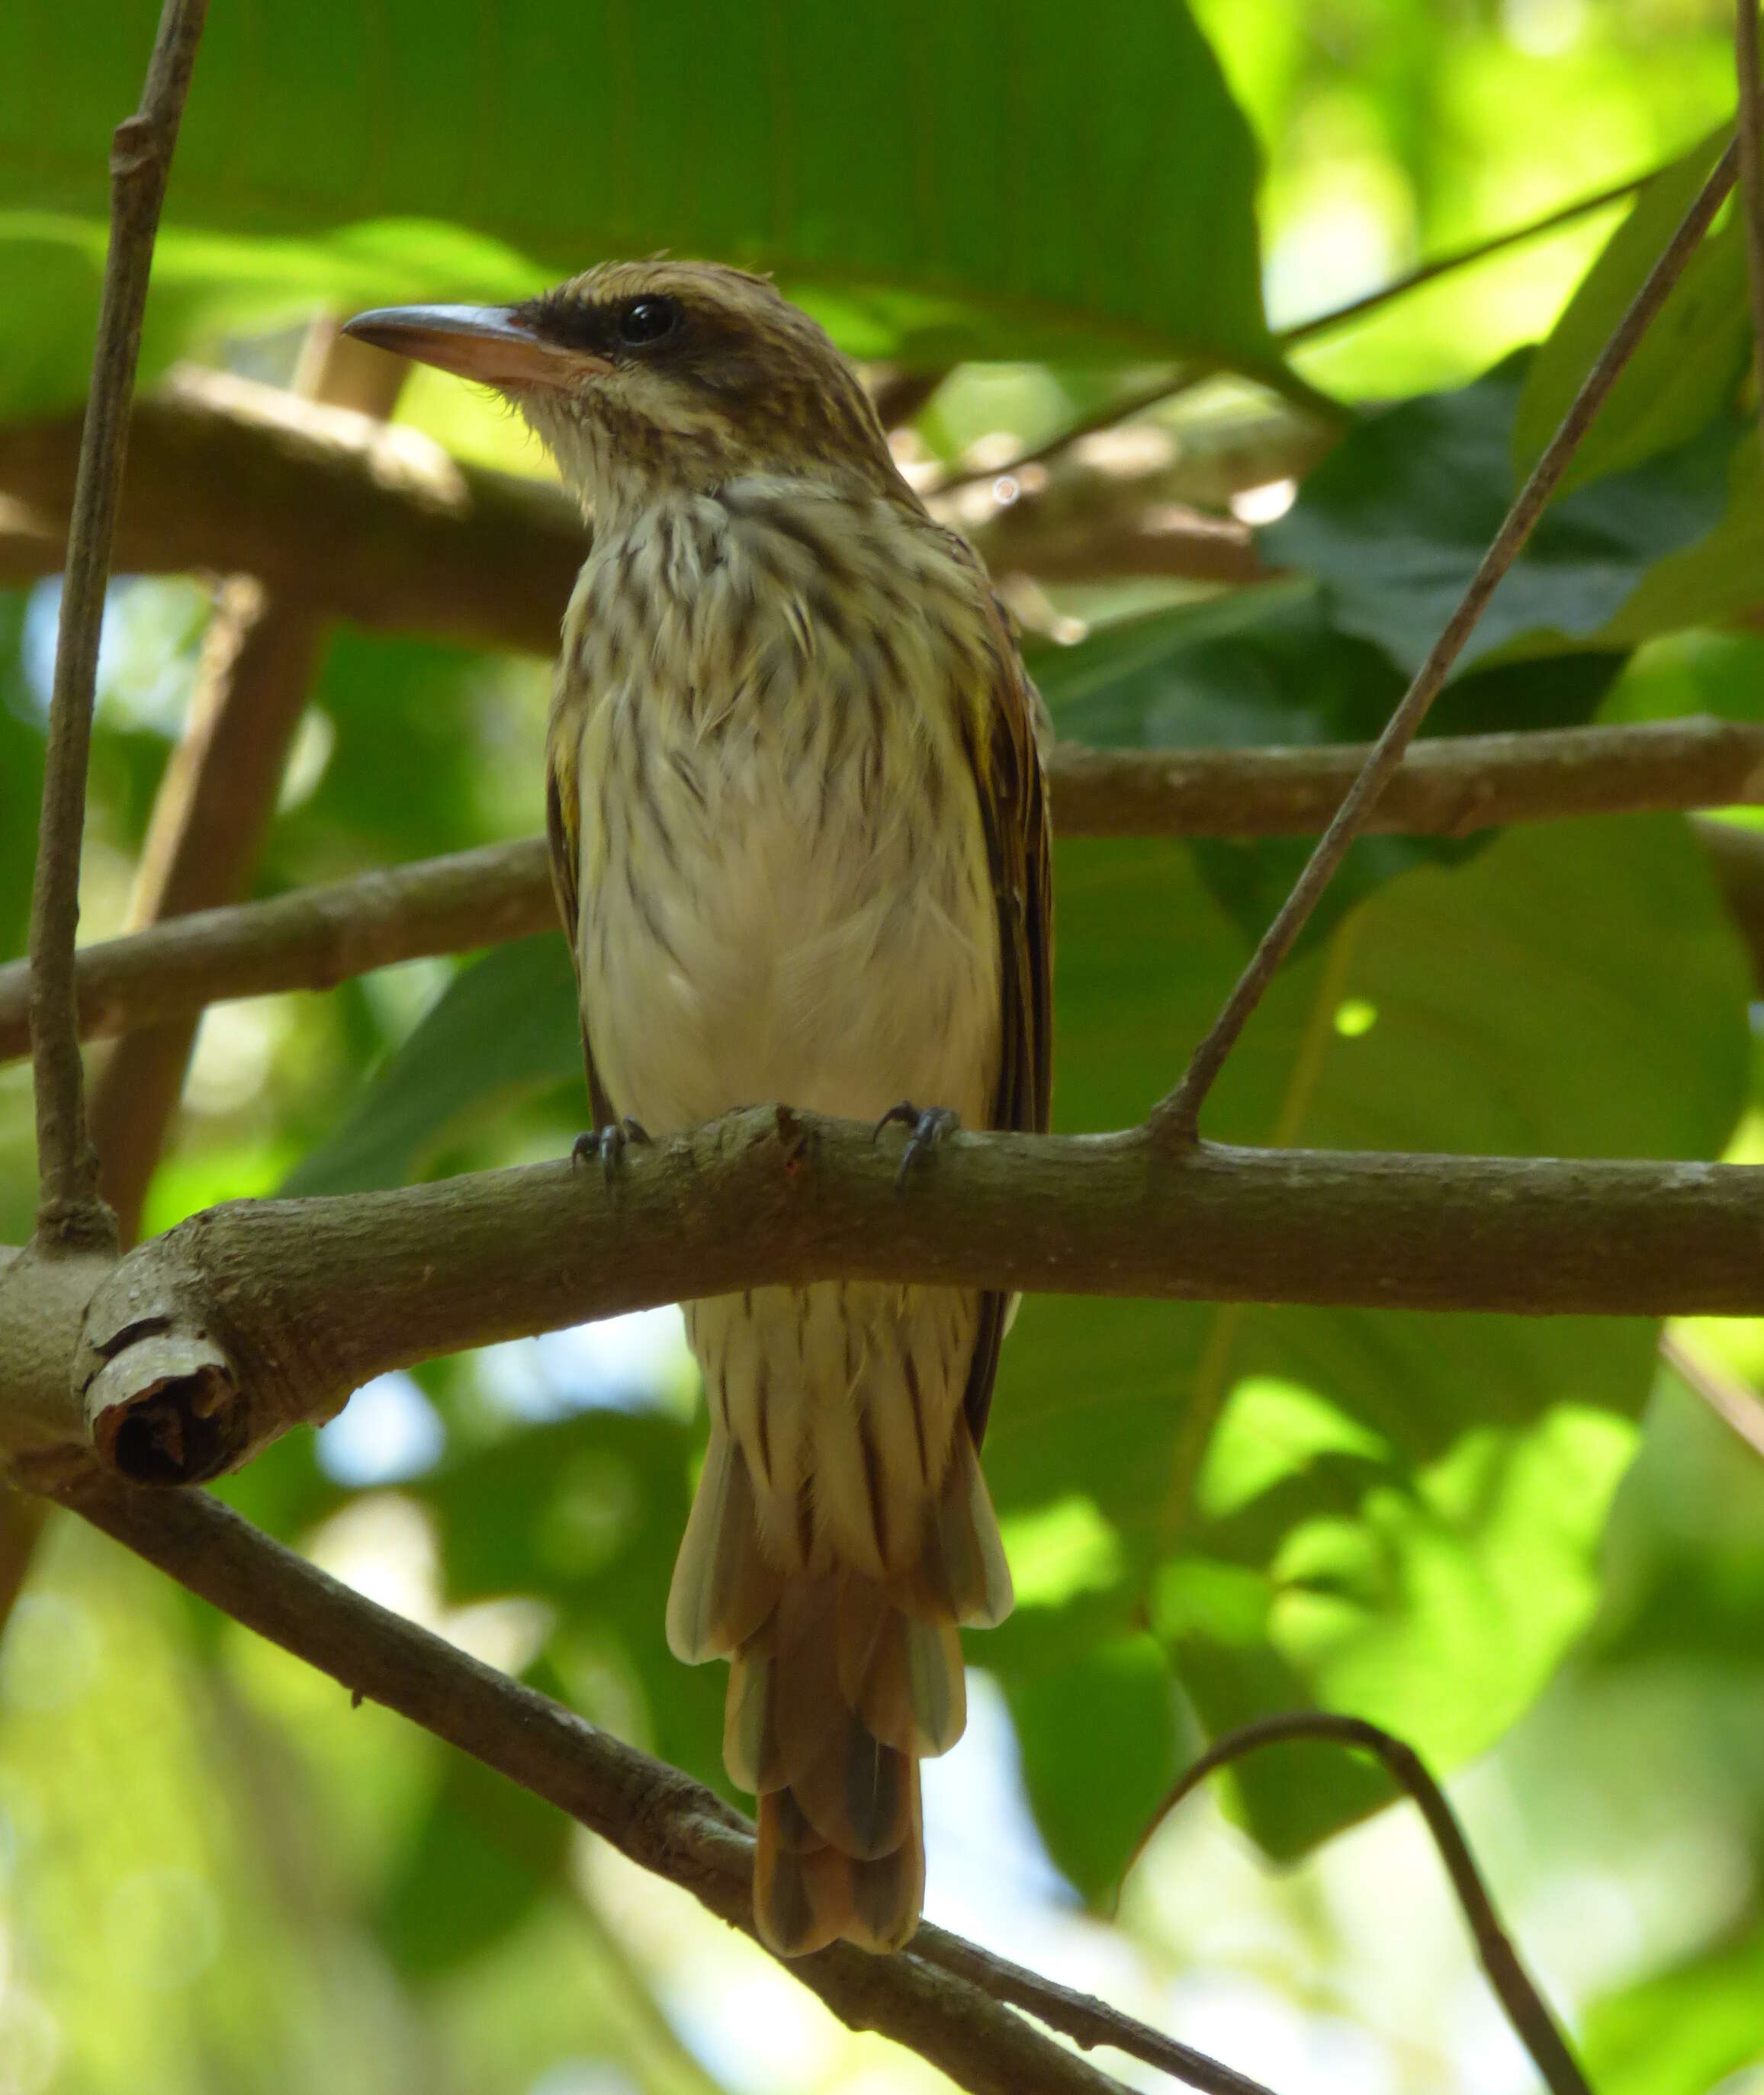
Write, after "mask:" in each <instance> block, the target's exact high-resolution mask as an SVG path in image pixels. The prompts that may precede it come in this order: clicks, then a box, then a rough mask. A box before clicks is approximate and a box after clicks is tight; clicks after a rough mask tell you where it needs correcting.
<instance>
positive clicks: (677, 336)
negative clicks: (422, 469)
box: [345, 261, 910, 516]
mask: <svg viewBox="0 0 1764 2095" xmlns="http://www.w3.org/2000/svg"><path fill="white" fill-rule="evenodd" d="M345 332H346V333H349V334H352V335H355V336H356V337H358V338H359V339H360V340H362V341H364V342H372V343H375V344H377V346H379V347H381V348H382V349H389V350H395V351H398V352H399V354H400V355H404V356H408V357H412V358H414V359H416V361H417V362H419V363H422V364H436V365H438V366H439V367H440V368H441V369H442V370H443V371H452V372H458V373H459V374H460V376H461V377H464V378H472V379H476V380H478V381H480V382H481V383H483V384H486V385H493V386H494V387H495V388H496V390H498V391H499V393H501V394H503V395H504V396H505V397H506V398H507V399H508V400H510V401H511V402H512V403H513V405H514V406H515V407H516V408H517V409H518V410H519V412H520V414H521V415H522V416H524V417H525V420H527V421H528V422H529V423H530V424H531V425H532V427H533V428H534V430H536V431H537V432H538V435H539V437H540V438H542V441H543V442H544V443H545V444H546V445H547V447H548V448H549V450H550V451H551V452H552V454H553V455H555V458H556V460H557V462H558V465H559V467H560V470H561V471H562V473H563V475H564V480H565V481H566V482H567V483H568V486H569V487H570V489H571V490H572V492H573V493H574V494H576V495H577V498H578V499H580V500H581V502H582V503H583V504H584V505H585V507H589V508H591V509H593V510H594V511H595V512H597V513H598V514H599V515H600V516H606V515H608V514H609V513H612V512H618V511H623V510H628V509H630V508H634V507H642V506H644V505H645V504H646V503H648V502H650V501H652V500H654V499H656V496H657V495H660V494H667V493H669V492H682V491H708V490H710V489H712V488H715V487H717V486H721V485H722V484H723V483H724V482H725V481H730V480H733V479H737V478H739V477H743V476H746V475H749V474H756V473H765V474H785V475H790V476H792V477H812V478H817V479H821V480H833V481H846V482H849V483H852V484H854V485H856V486H862V487H864V488H866V489H867V490H869V491H870V492H873V493H880V494H887V495H888V496H890V497H891V498H892V499H902V498H906V499H910V498H908V497H906V488H905V484H904V481H901V479H900V477H899V474H898V473H896V471H895V466H894V462H893V460H891V458H890V456H889V454H888V448H887V446H886V442H884V440H883V438H882V429H881V427H880V425H878V422H877V420H876V416H875V412H874V411H873V408H872V407H871V406H870V403H869V397H868V395H867V394H865V390H864V388H863V386H862V385H861V384H860V381H859V380H858V377H857V375H856V372H854V371H853V370H852V367H851V365H850V364H847V362H846V360H845V359H844V358H843V356H841V355H840V354H839V352H838V351H837V350H836V349H835V348H834V346H833V344H832V343H831V342H830V341H829V340H828V338H827V337H826V335H825V333H823V332H822V330H821V329H820V328H819V327H817V325H816V324H815V322H814V321H813V320H810V319H809V317H808V315H807V314H806V313H804V312H802V311H799V309H798V308H797V307H795V306H793V305H791V303H790V302H789V301H788V299H786V298H783V297H782V296H781V295H780V294H778V292H777V290H774V289H773V286H772V285H771V284H769V282H767V281H765V280H764V278H763V277H751V276H749V275H747V273H746V272H744V271H742V270H739V269H730V268H723V267H721V266H720V265H719V264H713V263H704V262H670V261H651V262H606V263H602V264H600V265H599V267H598V268H593V269H590V270H588V271H586V272H585V273H584V274H583V275H581V276H580V277H572V278H571V279H570V281H568V283H567V284H562V285H559V286H558V288H557V289H556V290H554V291H547V292H546V293H544V294H542V296H540V297H538V298H529V299H527V300H526V301H525V303H522V304H520V305H517V306H394V307H386V308H384V309H382V310H381V311H376V312H371V313H363V314H361V315H360V316H359V317H358V318H357V319H355V320H351V322H350V323H349V325H348V327H347V329H346V330H345Z"/></svg>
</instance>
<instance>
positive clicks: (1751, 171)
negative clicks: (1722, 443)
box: [1733, 0, 1764, 442]
mask: <svg viewBox="0 0 1764 2095" xmlns="http://www.w3.org/2000/svg"><path fill="white" fill-rule="evenodd" d="M1733 44H1734V56H1735V60H1736V66H1737V69H1738V72H1739V75H1740V208H1741V209H1742V210H1743V211H1744V213H1745V251H1746V273H1747V276H1748V278H1749V282H1750V285H1751V291H1752V377H1753V383H1754V385H1755V386H1756V388H1757V396H1758V399H1757V415H1758V436H1759V441H1760V442H1764V142H1761V141H1764V89H1761V87H1760V84H1759V80H1758V47H1757V0H1738V5H1737V7H1736V14H1735V21H1734V34H1733Z"/></svg>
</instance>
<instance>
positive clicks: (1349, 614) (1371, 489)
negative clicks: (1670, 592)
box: [1261, 357, 1755, 676]
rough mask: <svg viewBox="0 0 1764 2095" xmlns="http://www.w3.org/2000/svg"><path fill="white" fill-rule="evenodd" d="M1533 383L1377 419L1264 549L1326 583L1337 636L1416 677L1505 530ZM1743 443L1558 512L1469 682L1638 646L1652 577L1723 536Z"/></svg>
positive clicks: (1478, 654) (1512, 588)
mask: <svg viewBox="0 0 1764 2095" xmlns="http://www.w3.org/2000/svg"><path fill="white" fill-rule="evenodd" d="M1526 368H1527V364H1526V359H1524V358H1523V357H1514V358H1509V359H1508V360H1507V362H1505V364H1500V365H1499V366H1497V368H1496V369H1495V370H1493V371H1492V372H1489V373H1488V374H1487V376H1486V377H1483V378H1482V379H1479V381H1477V383H1476V384H1475V385H1468V386H1466V387H1464V388H1463V389H1462V390H1461V391H1458V392H1456V393H1440V394H1430V395H1428V396H1426V397H1425V398H1423V399H1417V400H1408V401H1405V402H1404V403H1402V404H1401V405H1400V407H1392V408H1389V409H1387V410H1386V411H1385V412H1383V413H1381V414H1376V415H1372V416H1368V417H1367V418H1366V419H1365V420H1364V421H1362V422H1361V423H1360V424H1359V425H1357V427H1356V428H1355V429H1354V430H1353V431H1352V433H1350V435H1349V436H1348V438H1347V439H1346V441H1345V442H1343V443H1342V444H1341V445H1339V446H1338V447H1337V449H1336V450H1335V451H1332V452H1331V455H1329V457H1328V458H1326V460H1324V461H1323V463H1322V465H1320V466H1319V467H1318V468H1317V470H1316V472H1315V473H1313V474H1312V475H1311V477H1309V479H1308V480H1307V481H1305V483H1304V489H1303V490H1302V492H1301V493H1300V496H1299V499H1298V500H1297V502H1296V503H1295V504H1294V505H1293V507H1292V508H1291V511H1290V512H1288V514H1287V516H1285V517H1283V519H1282V520H1280V522H1279V523H1278V524H1275V525H1271V526H1270V528H1269V529H1268V530H1267V531H1265V533H1264V534H1262V541H1261V542H1262V546H1263V549H1264V551H1265V552H1266V554H1267V555H1268V557H1269V558H1270V560H1274V561H1275V562H1278V564H1280V565H1282V566H1285V567H1292V568H1299V569H1300V570H1301V571H1302V572H1304V573H1307V574H1310V575H1314V576H1316V577H1318V579H1319V580H1321V581H1322V582H1323V583H1325V585H1326V601H1327V606H1328V612H1329V616H1330V618H1331V621H1332V622H1333V623H1334V624H1335V625H1338V626H1339V627H1340V628H1341V629H1342V630H1344V632H1348V633H1352V634H1359V635H1360V636H1361V638H1364V639H1366V640H1370V641H1372V642H1375V643H1376V644H1377V645H1378V646H1379V647H1382V648H1383V649H1384V651H1386V652H1387V654H1388V655H1389V656H1390V657H1391V659H1392V660H1393V661H1395V662H1396V663H1397V664H1399V666H1400V667H1401V668H1402V669H1405V670H1406V671H1409V672H1410V673H1413V671H1414V670H1415V669H1418V668H1419V666H1420V664H1421V663H1422V660H1424V659H1425V657H1426V654H1427V651H1428V650H1429V649H1430V648H1431V647H1432V645H1433V643H1434V642H1435V639H1436V638H1438V637H1439V634H1440V629H1441V628H1442V627H1443V626H1444V625H1445V622H1446V621H1447V619H1448V617H1449V616H1451V614H1452V612H1453V611H1454V610H1455V609H1456V608H1457V603H1458V600H1459V599H1460V598H1461V596H1462V595H1463V593H1464V590H1465V588H1466V586H1467V585H1468V583H1469V581H1470V577H1471V576H1472V575H1473V574H1474V573H1475V571H1476V568H1477V567H1478V565H1479V563H1480V561H1481V560H1482V556H1483V553H1484V551H1486V550H1487V546H1488V544H1489V542H1490V541H1491V540H1492V538H1494V536H1495V534H1496V531H1497V530H1498V529H1500V523H1501V520H1502V519H1503V517H1504V516H1505V514H1506V511H1507V507H1508V504H1509V502H1510V500H1511V499H1512V467H1511V460H1510V451H1511V443H1512V432H1513V423H1514V410H1515V408H1516V407H1517V405H1518V399H1519V394H1520V390H1521V387H1522V385H1523V383H1524V379H1525V372H1526ZM1739 435H1740V429H1739V425H1737V424H1736V423H1734V422H1732V421H1731V420H1729V418H1728V417H1727V416H1718V417H1717V418H1716V419H1715V420H1714V421H1712V422H1710V424H1709V425H1707V426H1706V427H1705V429H1703V430H1702V432H1701V433H1700V434H1698V435H1696V436H1695V437H1693V438H1692V439H1691V440H1690V441H1689V442H1687V443H1683V444H1680V445H1679V446H1677V447H1676V448H1675V449H1673V450H1670V451H1662V452H1661V453H1660V454H1658V455H1657V456H1654V457H1651V458H1649V460H1647V461H1646V462H1645V463H1644V464H1640V465H1638V466H1636V467H1634V468H1631V469H1630V470H1628V471H1627V472H1623V473H1609V474H1608V475H1606V477H1604V478H1603V479H1601V480H1597V481H1593V482H1592V484H1591V485H1590V486H1585V487H1582V488H1579V489H1577V490H1575V492H1573V493H1572V494H1568V495H1566V496H1563V497H1562V498H1561V499H1558V500H1557V501H1556V502H1553V503H1552V504H1551V505H1550V507H1548V509H1547V510H1546V511H1545V512H1544V516H1543V517H1542V519H1541V520H1540V522H1539V524H1538V525H1537V528H1536V529H1535V531H1534V532H1533V533H1532V534H1531V541H1530V542H1529V544H1528V545H1527V547H1526V550H1525V551H1524V552H1523V553H1522V554H1521V555H1520V556H1519V558H1518V560H1515V561H1514V564H1513V566H1512V567H1511V568H1509V571H1508V573H1507V574H1506V576H1505V578H1504V579H1503V581H1501V583H1500V587H1499V588H1498V589H1497V590H1496V592H1495V595H1494V597H1493V599H1492V601H1491V603H1489V606H1488V608H1487V611H1485V612H1483V616H1482V619H1481V621H1480V622H1479V624H1478V625H1477V627H1476V629H1475V631H1474V633H1473V634H1471V635H1470V640H1469V642H1468V643H1467V645H1466V647H1465V649H1464V651H1463V653H1462V655H1461V656H1460V658H1459V663H1458V670H1457V673H1458V674H1459V675H1460V676H1461V675H1462V673H1464V671H1465V670H1466V669H1469V668H1470V665H1471V664H1474V663H1478V662H1481V661H1483V660H1486V658H1487V657H1488V656H1491V655H1492V654H1494V653H1495V652H1496V651H1497V650H1505V651H1509V652H1512V653H1520V652H1523V653H1529V654H1540V653H1553V652H1558V651H1561V650H1563V649H1564V648H1566V647H1572V646H1575V645H1582V646H1583V645H1586V644H1588V642H1591V643H1592V644H1593V645H1595V646H1604V647H1610V646H1622V645H1626V644H1631V643H1632V642H1633V641H1634V639H1635V638H1637V637H1639V636H1638V635H1637V634H1636V632H1635V630H1634V628H1633V625H1632V624H1626V623H1625V622H1624V620H1623V614H1624V613H1625V612H1627V610H1628V608H1630V605H1631V599H1632V598H1634V597H1635V596H1636V594H1637V592H1638V589H1639V587H1640V586H1642V585H1644V582H1645V580H1646V577H1648V575H1649V570H1650V569H1653V568H1656V567H1657V566H1658V565H1659V564H1661V563H1662V562H1665V561H1666V560H1668V558H1669V557H1670V555H1680V556H1686V549H1687V548H1697V547H1698V546H1699V542H1701V541H1707V540H1708V539H1709V538H1710V534H1712V533H1714V529H1715V527H1716V525H1718V523H1719V522H1720V521H1721V520H1722V517H1723V513H1724V512H1725V510H1726V508H1727V473H1728V464H1729V460H1730V459H1731V456H1732V454H1733V451H1734V448H1735V445H1736V441H1737V439H1738V438H1739ZM1754 448H1755V446H1754ZM1688 557H1690V558H1693V559H1694V558H1695V553H1694V552H1693V553H1692V554H1691V555H1688ZM1657 616H1660V617H1661V618H1662V621H1665V622H1666V623H1667V624H1668V625H1687V624H1689V623H1692V622H1693V619H1694V616H1695V614H1692V615H1691V616H1683V615H1680V614H1679V613H1678V612H1677V611H1676V608H1675V607H1674V606H1673V605H1672V604H1670V603H1664V604H1662V605H1661V606H1660V608H1659V610H1658V612H1657Z"/></svg>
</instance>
